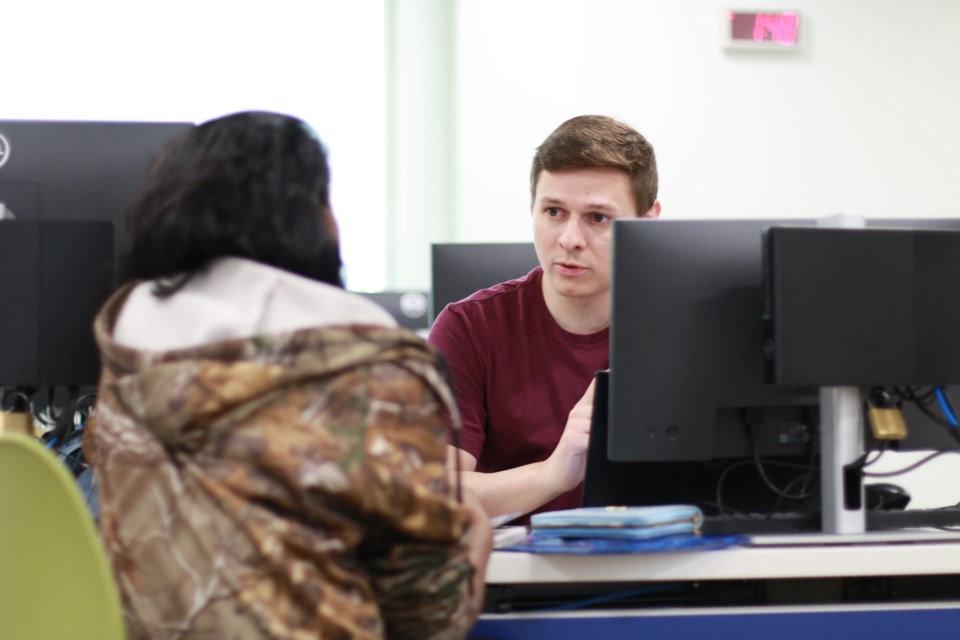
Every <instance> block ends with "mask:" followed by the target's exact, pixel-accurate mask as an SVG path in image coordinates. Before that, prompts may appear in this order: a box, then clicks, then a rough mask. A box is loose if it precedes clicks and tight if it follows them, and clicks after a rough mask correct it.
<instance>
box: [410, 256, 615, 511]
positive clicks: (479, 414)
mask: <svg viewBox="0 0 960 640" xmlns="http://www.w3.org/2000/svg"><path fill="white" fill-rule="evenodd" d="M542 278H543V271H542V270H541V269H540V267H537V268H535V269H534V270H533V271H531V272H530V273H529V274H527V275H526V276H524V277H522V278H518V279H516V280H510V281H508V282H504V283H502V284H498V285H496V286H493V287H491V288H489V289H484V290H482V291H478V292H477V293H475V294H473V295H472V296H470V297H469V298H466V299H465V300H462V301H460V302H455V303H452V304H450V305H448V306H447V307H446V309H444V310H443V311H442V312H441V313H440V315H439V316H438V317H437V319H436V321H435V322H434V324H433V326H432V327H431V329H430V336H429V338H428V341H429V342H430V343H432V344H434V345H436V346H437V347H438V348H439V349H440V350H441V351H442V352H443V354H444V355H445V356H446V357H447V359H448V360H449V361H450V366H451V369H452V372H453V380H454V385H455V387H456V394H457V405H458V406H459V408H460V414H461V418H462V420H463V431H462V433H461V438H460V447H461V448H462V449H463V450H464V451H467V452H469V453H470V454H472V455H473V456H475V457H476V458H477V468H476V470H477V471H484V472H493V471H503V470H505V469H512V468H514V467H519V466H521V465H525V464H529V463H531V462H538V461H540V460H545V459H546V458H547V457H548V456H549V455H550V454H551V453H552V452H553V449H554V447H556V446H557V442H558V441H559V440H560V435H561V434H562V433H563V428H564V426H565V425H566V423H567V417H568V415H569V413H570V410H571V409H572V408H573V406H574V405H575V404H576V403H577V401H578V400H579V399H580V398H581V397H582V396H583V393H584V392H585V391H586V390H587V387H588V386H589V385H590V381H591V380H592V379H593V376H594V374H596V372H597V371H599V370H601V369H606V368H608V367H609V361H610V356H609V341H610V330H609V329H604V330H602V331H598V332H597V333H592V334H589V335H578V334H575V333H570V332H569V331H565V330H564V329H562V328H561V327H560V325H558V324H557V322H556V321H555V320H554V319H553V316H551V315H550V312H549V311H548V310H547V305H546V302H545V301H544V299H543V292H542V290H541V288H540V287H541V284H540V283H541V280H542ZM581 491H582V486H579V487H577V488H576V489H574V490H572V491H568V492H567V493H565V494H563V495H561V496H558V497H557V498H556V499H554V500H552V501H551V502H548V503H547V504H546V505H544V506H543V507H541V508H540V509H537V511H550V510H555V509H569V508H573V507H578V506H580V494H581Z"/></svg>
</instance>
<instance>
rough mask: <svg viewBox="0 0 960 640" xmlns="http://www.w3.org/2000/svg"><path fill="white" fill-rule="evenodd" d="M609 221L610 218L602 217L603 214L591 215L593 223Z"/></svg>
mask: <svg viewBox="0 0 960 640" xmlns="http://www.w3.org/2000/svg"><path fill="white" fill-rule="evenodd" d="M609 219H610V216H608V215H604V214H602V213H595V214H593V221H594V222H606V221H607V220H609Z"/></svg>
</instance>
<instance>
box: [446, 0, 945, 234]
mask: <svg viewBox="0 0 960 640" xmlns="http://www.w3.org/2000/svg"><path fill="white" fill-rule="evenodd" d="M730 8H744V5H741V4H740V3H729V2H720V1H718V0H682V1H675V0H523V1H517V0H460V1H459V35H460V37H459V40H458V43H459V46H458V48H457V52H456V54H457V56H458V59H459V67H458V69H459V73H458V82H459V85H458V94H457V104H458V105H459V111H458V122H459V127H458V129H457V131H458V140H457V145H458V148H459V151H460V155H459V165H458V169H459V177H458V183H459V187H460V189H459V192H458V198H457V206H456V210H457V219H456V229H455V238H454V239H455V240H459V241H481V240H483V241H500V240H503V241H507V240H521V241H523V240H529V239H530V237H531V236H530V231H529V224H528V220H529V215H528V212H529V186H528V172H529V163H530V160H531V158H532V155H533V152H534V149H535V148H536V146H537V145H538V144H539V143H540V142H541V141H542V139H543V138H544V137H545V136H546V135H547V134H548V133H549V132H550V131H551V130H552V129H553V128H554V127H556V126H557V125H558V124H559V123H560V122H561V121H563V120H564V119H566V118H568V117H571V116H574V115H577V114H580V113H587V112H595V113H605V114H609V115H614V116H617V117H620V118H622V119H624V120H626V121H628V122H630V123H631V124H633V125H634V126H635V127H636V128H637V129H639V130H640V131H641V132H642V133H644V135H646V136H647V137H648V138H649V139H650V141H651V142H652V143H653V145H654V147H655V149H656V151H657V155H658V161H659V165H660V176H661V191H660V197H661V200H662V203H663V207H664V210H663V215H664V216H669V217H699V216H738V217H739V216H811V215H813V216H816V215H825V214H831V213H837V212H846V213H855V214H862V215H868V216H888V215H890V216H892V215H922V216H931V215H937V216H939V215H960V181H957V180H956V179H955V177H954V175H953V174H954V173H955V172H956V170H957V169H958V168H960V162H958V160H957V159H956V158H957V154H956V151H955V150H956V149H958V148H960V118H958V117H957V115H956V114H958V113H960V84H958V83H957V82H956V81H955V80H954V78H955V76H956V66H957V63H958V62H960V38H957V37H956V29H957V27H958V26H960V3H956V2H953V1H952V0H916V1H914V2H904V1H897V0H794V1H793V2H790V3H784V2H773V1H771V0H757V1H755V2H753V3H749V6H748V7H746V8H749V9H764V8H769V9H771V10H787V9H789V10H794V11H797V12H798V13H799V14H800V18H801V33H800V37H801V38H802V50H801V51H798V52H783V51H760V52H757V51H752V52H744V51H736V52H731V51H727V50H725V49H724V47H723V46H722V39H721V21H722V16H723V15H724V12H725V10H727V9H730Z"/></svg>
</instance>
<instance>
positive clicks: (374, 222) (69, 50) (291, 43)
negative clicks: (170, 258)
mask: <svg viewBox="0 0 960 640" xmlns="http://www.w3.org/2000/svg"><path fill="white" fill-rule="evenodd" d="M0 28H2V32H3V39H2V40H3V54H2V57H0V118H6V119H11V118H24V119H70V120H175V121H190V122H200V121H203V120H206V119H208V118H212V117H215V116H219V115H223V114H226V113H230V112H233V111H239V110H242V109H268V110H275V111H282V112H286V113H290V114H292V115H295V116H298V117H300V118H302V119H304V120H306V121H307V122H309V123H310V124H311V125H312V126H313V127H314V128H315V129H316V130H317V132H318V133H319V134H320V137H321V138H322V139H323V141H324V142H325V144H326V145H327V147H328V150H329V153H330V162H331V170H332V173H333V182H332V187H331V188H332V199H333V208H334V213H335V214H336V216H337V219H338V222H339V224H340V229H341V235H342V236H343V242H342V245H343V246H342V250H343V256H344V261H345V263H346V264H347V274H346V275H347V284H348V286H350V287H351V288H356V289H369V290H377V289H380V288H382V287H383V286H384V284H385V281H386V276H385V271H386V251H385V246H386V242H387V239H386V187H385V184H386V151H385V138H386V105H385V103H386V99H385V72H384V55H385V53H384V3H383V0H352V1H351V2H346V1H340V0H311V1H309V2H306V1H301V0H270V2H254V1H251V0H198V1H189V0H165V1H164V2H151V3H146V2H134V1H130V0H84V1H83V2H69V1H67V0H60V1H58V0H29V1H27V0H11V1H9V2H4V3H3V4H2V5H0Z"/></svg>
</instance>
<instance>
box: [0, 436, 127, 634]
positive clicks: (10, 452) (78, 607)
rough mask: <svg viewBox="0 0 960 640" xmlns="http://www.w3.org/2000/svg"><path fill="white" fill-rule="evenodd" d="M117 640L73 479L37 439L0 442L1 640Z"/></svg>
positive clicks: (106, 573)
mask: <svg viewBox="0 0 960 640" xmlns="http://www.w3.org/2000/svg"><path fill="white" fill-rule="evenodd" d="M123 636H124V627H123V616H122V614H121V610H120V598H119V595H118V592H117V586H116V583H115V582H114V578H113V574H112V573H111V570H110V565H109V563H108V561H107V556H106V554H105V552H104V549H103V546H102V545H101V542H100V538H99V536H98V534H97V531H96V528H95V526H94V523H93V520H92V518H91V516H90V512H89V511H88V510H87V507H86V505H85V504H84V501H83V498H82V496H81V493H80V490H79V488H78V487H77V485H76V483H75V482H74V479H73V478H72V477H71V475H70V473H69V471H68V470H67V469H66V467H65V466H64V465H63V463H62V462H60V461H59V460H58V459H57V457H56V456H55V455H54V454H53V453H52V452H50V451H47V450H45V449H44V448H43V446H42V445H41V444H40V443H39V442H38V441H37V440H36V439H34V438H32V437H30V436H25V435H19V434H4V435H0V638H3V639H7V638H9V639H10V640H14V639H19V638H24V639H29V640H47V639H49V640H65V639H74V638H76V639H77V640H84V639H90V640H119V639H121V638H123Z"/></svg>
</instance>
